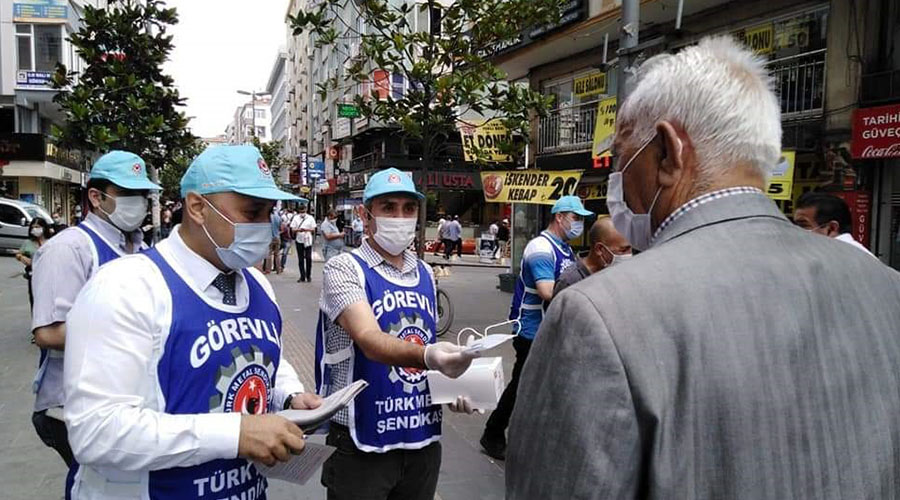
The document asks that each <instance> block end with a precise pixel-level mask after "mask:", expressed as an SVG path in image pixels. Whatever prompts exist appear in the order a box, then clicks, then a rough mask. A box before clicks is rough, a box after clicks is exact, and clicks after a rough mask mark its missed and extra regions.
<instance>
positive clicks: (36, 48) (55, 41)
mask: <svg viewBox="0 0 900 500" xmlns="http://www.w3.org/2000/svg"><path fill="white" fill-rule="evenodd" d="M16 52H17V54H18V69H20V70H24V71H45V72H52V71H54V70H55V69H56V64H57V63H60V62H62V26H59V25H44V24H16Z"/></svg>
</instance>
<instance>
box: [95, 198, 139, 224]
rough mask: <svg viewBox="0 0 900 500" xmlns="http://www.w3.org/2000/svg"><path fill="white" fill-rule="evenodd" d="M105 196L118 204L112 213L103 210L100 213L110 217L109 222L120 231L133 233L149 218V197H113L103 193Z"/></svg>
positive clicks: (101, 208)
mask: <svg viewBox="0 0 900 500" xmlns="http://www.w3.org/2000/svg"><path fill="white" fill-rule="evenodd" d="M103 195H104V196H106V197H109V198H112V199H113V200H115V202H116V209H115V210H113V211H112V213H109V212H107V211H106V210H103V207H99V208H100V211H101V212H103V213H104V214H106V216H107V217H109V222H111V223H112V225H114V226H116V227H117V228H119V230H120V231H124V232H131V231H134V230H135V229H137V228H138V227H140V225H141V223H142V222H144V218H145V217H147V197H146V196H113V195H110V194H106V193H103Z"/></svg>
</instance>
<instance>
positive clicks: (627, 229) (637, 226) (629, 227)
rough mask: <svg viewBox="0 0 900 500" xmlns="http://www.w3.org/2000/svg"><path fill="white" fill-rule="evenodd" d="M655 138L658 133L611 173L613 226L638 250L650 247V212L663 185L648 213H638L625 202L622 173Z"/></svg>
mask: <svg viewBox="0 0 900 500" xmlns="http://www.w3.org/2000/svg"><path fill="white" fill-rule="evenodd" d="M655 138H656V135H655V134H654V135H653V137H651V138H650V139H649V140H648V141H647V142H645V143H644V144H643V145H641V147H640V148H638V150H637V152H636V153H634V155H632V157H631V159H629V160H628V163H626V164H625V166H624V167H623V168H622V170H620V171H618V172H613V173H611V174H609V190H608V192H607V195H606V207H607V208H608V209H609V215H610V217H611V218H612V221H613V226H615V228H616V231H618V232H620V233H622V236H624V237H625V239H626V240H628V242H629V243H631V246H632V247H634V248H636V249H638V250H646V249H648V248H649V247H650V241H651V240H652V239H653V226H652V223H651V220H650V217H651V216H650V214H651V213H653V207H655V206H656V201H657V200H658V199H659V194H660V193H661V192H662V186H660V187H659V189H657V190H656V195H655V196H654V197H653V202H652V203H651V204H650V209H649V210H647V213H645V214H636V213H634V212H632V211H631V209H630V208H628V204H627V203H625V188H624V186H623V185H622V175H623V174H624V173H625V170H627V169H628V167H629V166H631V162H633V161H634V159H635V158H637V157H638V155H640V154H641V151H643V150H644V148H646V147H647V146H648V145H649V144H650V143H651V142H652V141H653V139H655Z"/></svg>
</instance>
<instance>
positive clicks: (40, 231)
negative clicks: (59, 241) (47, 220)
mask: <svg viewBox="0 0 900 500" xmlns="http://www.w3.org/2000/svg"><path fill="white" fill-rule="evenodd" d="M31 235H32V236H34V237H35V238H40V237H41V236H44V228H42V227H33V228H31Z"/></svg>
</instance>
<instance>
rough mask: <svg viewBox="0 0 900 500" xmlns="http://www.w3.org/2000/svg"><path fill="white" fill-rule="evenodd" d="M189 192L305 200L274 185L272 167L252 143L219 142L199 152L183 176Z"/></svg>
mask: <svg viewBox="0 0 900 500" xmlns="http://www.w3.org/2000/svg"><path fill="white" fill-rule="evenodd" d="M188 193H197V194H213V193H238V194H243V195H245V196H252V197H254V198H262V199H264V200H276V201H277V200H285V201H306V199H305V198H300V197H298V196H294V195H292V194H290V193H286V192H284V191H282V190H280V189H278V188H277V187H276V186H275V181H274V180H272V171H271V170H270V169H269V166H268V165H267V164H266V161H265V160H263V157H262V155H261V154H260V153H259V150H258V149H256V148H255V147H253V146H249V145H239V146H236V145H220V146H211V147H208V148H206V150H205V151H203V152H202V153H200V154H199V155H197V157H196V158H194V161H192V162H191V166H190V167H188V169H187V172H185V173H184V177H182V178H181V196H182V198H184V197H186V196H187V194H188Z"/></svg>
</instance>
